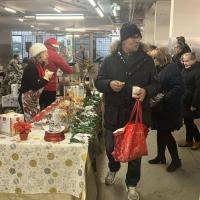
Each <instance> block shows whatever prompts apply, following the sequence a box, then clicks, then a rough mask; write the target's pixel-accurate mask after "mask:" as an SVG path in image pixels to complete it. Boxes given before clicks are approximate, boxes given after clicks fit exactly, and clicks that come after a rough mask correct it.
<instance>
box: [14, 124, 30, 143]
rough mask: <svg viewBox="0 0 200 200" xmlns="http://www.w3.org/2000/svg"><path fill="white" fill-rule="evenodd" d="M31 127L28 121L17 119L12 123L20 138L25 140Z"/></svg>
mask: <svg viewBox="0 0 200 200" xmlns="http://www.w3.org/2000/svg"><path fill="white" fill-rule="evenodd" d="M31 128H32V126H31V124H30V123H28V122H21V121H18V122H16V123H15V124H14V129H15V131H16V132H17V133H19V137H20V140H27V138H28V134H29V132H30V131H31Z"/></svg>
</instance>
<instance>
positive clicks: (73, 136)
mask: <svg viewBox="0 0 200 200" xmlns="http://www.w3.org/2000/svg"><path fill="white" fill-rule="evenodd" d="M76 97H77V96H76ZM99 100H100V96H99V95H96V94H93V95H91V96H90V97H86V98H85V99H84V100H83V99H82V100H81V99H80V98H73V99H70V101H71V102H70V103H69V98H64V99H59V100H57V101H56V102H54V103H53V104H52V105H51V106H49V107H47V108H46V109H45V110H43V111H42V112H41V113H39V114H38V115H37V116H36V117H35V122H34V123H33V124H32V129H31V132H30V133H29V135H28V140H25V141H22V140H20V137H19V135H18V134H17V135H15V136H13V137H10V136H6V135H0V152H1V153H0V154H1V157H0V169H1V170H0V176H1V179H0V199H1V200H7V199H12V198H13V199H26V200H27V199H35V200H36V199H38V200H39V199H56V200H57V199H58V200H60V199H62V200H68V199H70V200H78V199H80V200H86V199H87V200H90V199H91V200H95V199H96V196H97V190H96V182H95V178H94V174H93V169H92V167H91V162H90V161H91V157H92V156H91V155H93V152H89V149H91V148H89V147H90V146H93V145H92V143H93V142H94V141H95V140H96V139H97V135H96V130H99V129H98V128H97V126H99V123H101V122H100V120H99V119H100V117H99V115H98V114H97V110H98V104H99ZM58 111H59V112H58ZM55 113H56V115H55ZM58 113H59V115H57V114H58ZM55 116H56V117H61V118H59V119H60V120H59V122H62V124H61V127H63V125H64V124H65V123H66V126H65V130H64V131H62V134H64V137H65V139H64V138H63V139H64V140H62V141H55V137H53V140H52V141H53V142H47V141H45V140H47V139H46V135H47V132H48V134H49V133H50V136H51V131H49V130H48V129H50V127H51V126H52V124H51V123H53V126H56V124H55V121H56V120H55ZM52 119H54V122H52ZM47 127H48V129H47ZM54 132H55V130H54ZM52 135H53V134H52ZM56 138H57V137H56ZM50 140H51V137H50ZM92 151H93V150H92ZM92 159H93V158H92ZM88 183H90V185H89V184H88Z"/></svg>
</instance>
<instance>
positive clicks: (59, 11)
mask: <svg viewBox="0 0 200 200" xmlns="http://www.w3.org/2000/svg"><path fill="white" fill-rule="evenodd" d="M53 9H54V10H55V11H56V12H58V13H61V10H59V9H58V8H56V7H54V8H53Z"/></svg>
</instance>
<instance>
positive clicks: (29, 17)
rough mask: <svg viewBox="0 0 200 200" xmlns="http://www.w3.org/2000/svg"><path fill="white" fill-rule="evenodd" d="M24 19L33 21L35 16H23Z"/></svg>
mask: <svg viewBox="0 0 200 200" xmlns="http://www.w3.org/2000/svg"><path fill="white" fill-rule="evenodd" d="M24 18H26V19H34V18H35V16H33V15H30V16H24Z"/></svg>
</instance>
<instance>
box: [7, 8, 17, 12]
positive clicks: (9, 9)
mask: <svg viewBox="0 0 200 200" xmlns="http://www.w3.org/2000/svg"><path fill="white" fill-rule="evenodd" d="M4 10H6V11H8V12H11V13H16V12H17V11H15V10H13V9H11V8H7V7H5V8H4Z"/></svg>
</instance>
